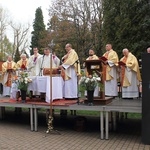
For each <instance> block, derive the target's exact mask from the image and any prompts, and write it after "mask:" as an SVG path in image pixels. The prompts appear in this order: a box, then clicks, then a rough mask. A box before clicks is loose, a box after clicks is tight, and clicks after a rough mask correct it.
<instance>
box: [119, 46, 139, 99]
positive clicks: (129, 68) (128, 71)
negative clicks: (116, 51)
mask: <svg viewBox="0 0 150 150" xmlns="http://www.w3.org/2000/svg"><path fill="white" fill-rule="evenodd" d="M123 55H124V57H123V58H121V60H120V61H121V62H123V63H124V64H125V65H121V86H122V98H135V97H139V83H140V82H141V75H140V70H139V64H138V61H137V59H136V57H135V56H134V55H133V54H132V53H130V52H129V50H128V49H127V48H125V49H123Z"/></svg>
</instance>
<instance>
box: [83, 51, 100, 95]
mask: <svg viewBox="0 0 150 150" xmlns="http://www.w3.org/2000/svg"><path fill="white" fill-rule="evenodd" d="M86 60H99V58H98V56H97V55H95V52H94V50H93V49H90V50H89V57H88V58H87V59H86ZM91 67H94V68H95V67H97V66H91ZM85 70H86V69H85ZM85 72H86V75H87V76H88V73H87V70H86V71H85ZM98 94H99V86H96V88H95V90H94V96H98ZM85 95H86V93H85Z"/></svg>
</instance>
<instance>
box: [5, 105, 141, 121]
mask: <svg viewBox="0 0 150 150" xmlns="http://www.w3.org/2000/svg"><path fill="white" fill-rule="evenodd" d="M6 110H11V111H13V110H15V108H14V107H6ZM22 111H23V112H26V111H29V109H28V108H22ZM40 112H41V113H45V112H46V109H45V108H41V109H39V113H40ZM55 113H57V114H59V113H60V110H59V109H55ZM68 114H71V111H68ZM76 115H82V116H94V117H99V116H100V112H97V111H85V110H77V111H76ZM128 118H135V119H138V118H139V119H140V118H142V114H139V113H128Z"/></svg>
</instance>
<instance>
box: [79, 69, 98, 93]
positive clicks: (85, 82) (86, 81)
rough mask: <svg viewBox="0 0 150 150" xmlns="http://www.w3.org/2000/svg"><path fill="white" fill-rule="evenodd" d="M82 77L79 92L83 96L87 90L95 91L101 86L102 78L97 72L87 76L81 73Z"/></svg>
mask: <svg viewBox="0 0 150 150" xmlns="http://www.w3.org/2000/svg"><path fill="white" fill-rule="evenodd" d="M81 75H82V77H81V79H80V81H79V91H80V92H81V94H82V95H83V94H84V92H85V90H87V91H94V90H95V88H96V86H97V85H98V86H100V81H101V78H100V77H98V76H97V74H96V73H95V72H93V74H92V75H88V76H85V74H84V73H83V72H82V73H81Z"/></svg>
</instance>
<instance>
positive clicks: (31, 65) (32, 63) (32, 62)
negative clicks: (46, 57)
mask: <svg viewBox="0 0 150 150" xmlns="http://www.w3.org/2000/svg"><path fill="white" fill-rule="evenodd" d="M33 53H34V54H33V55H32V56H30V58H29V61H28V69H29V70H30V71H31V73H30V75H31V76H37V75H38V74H39V72H38V69H37V67H38V66H37V61H38V59H39V58H40V57H41V56H42V55H41V54H39V53H38V48H37V47H34V48H33Z"/></svg>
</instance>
